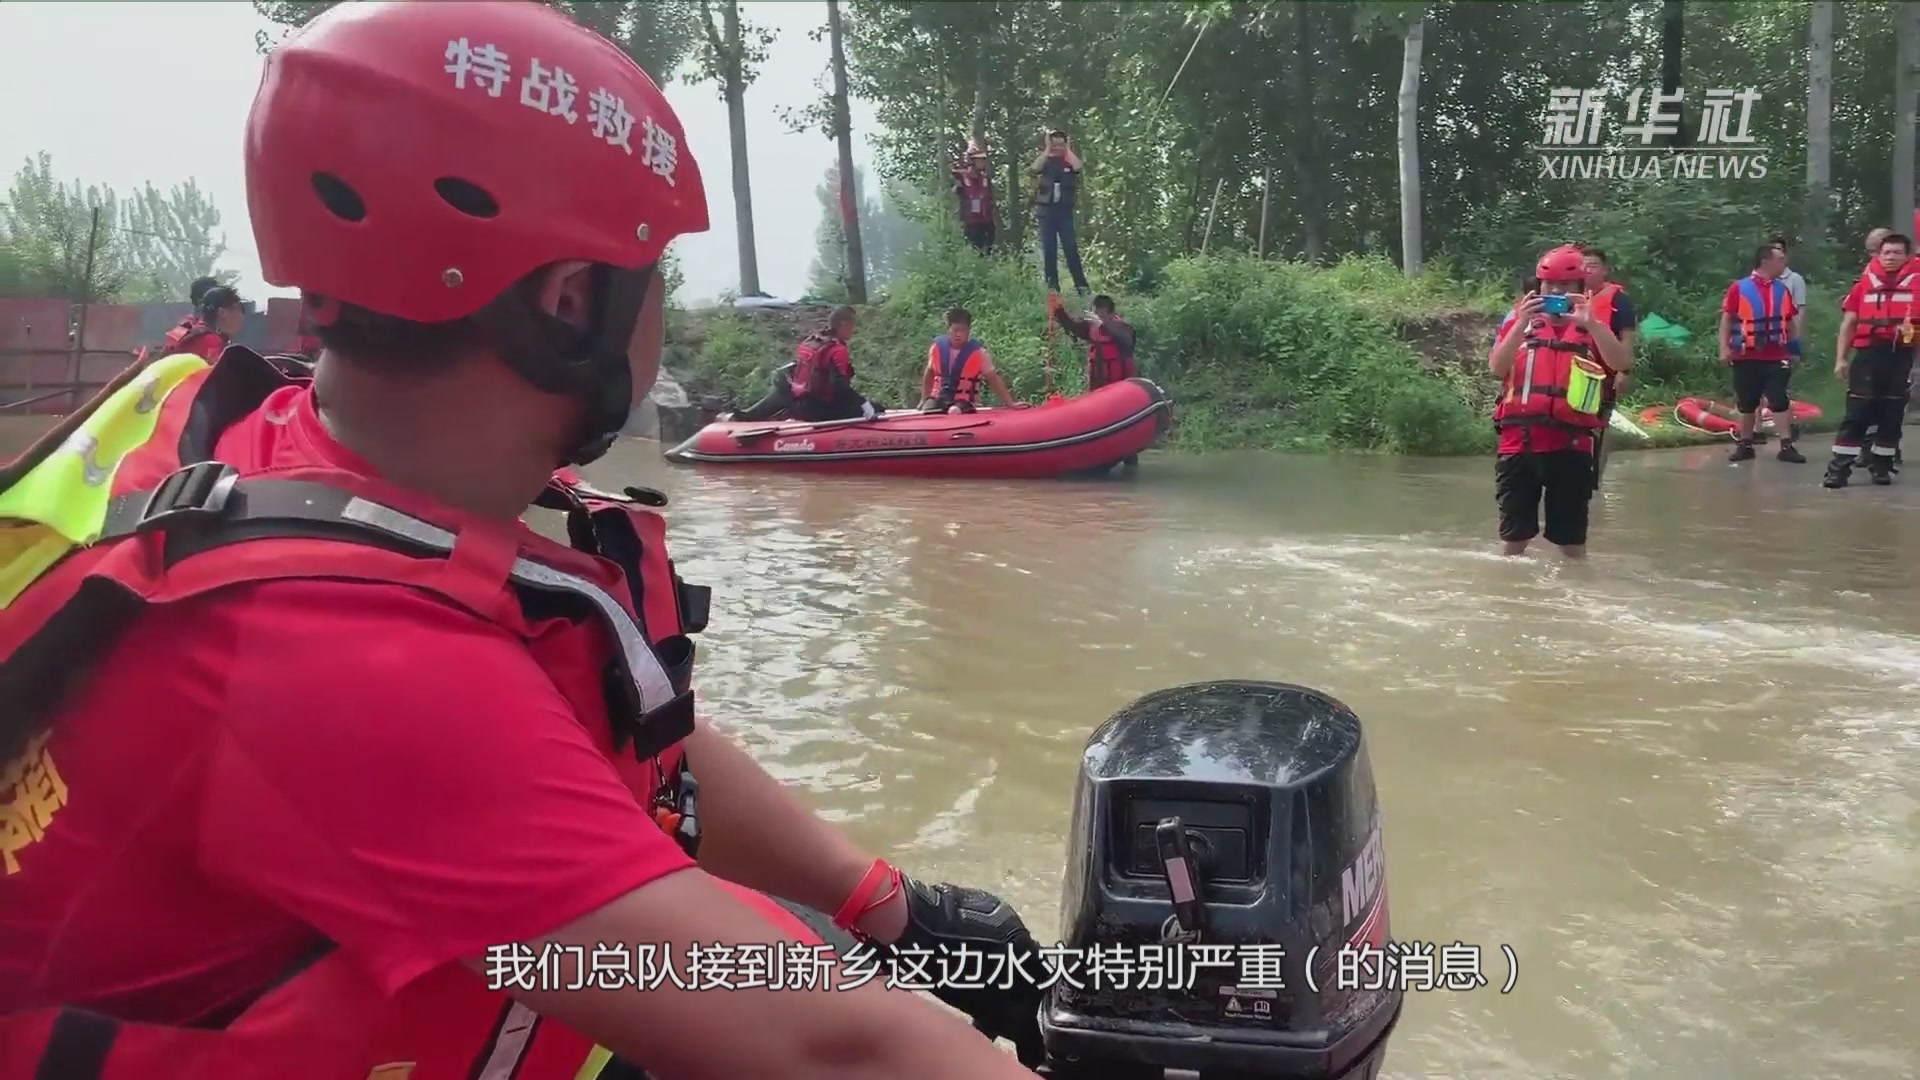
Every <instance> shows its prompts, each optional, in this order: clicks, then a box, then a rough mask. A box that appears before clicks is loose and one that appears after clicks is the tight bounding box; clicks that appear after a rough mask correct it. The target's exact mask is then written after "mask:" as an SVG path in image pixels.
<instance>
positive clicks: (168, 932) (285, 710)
mask: <svg viewBox="0 0 1920 1080" xmlns="http://www.w3.org/2000/svg"><path fill="white" fill-rule="evenodd" d="M219 456H220V457H221V458H222V459H223V460H226V461H229V462H232V463H234V464H236V465H240V466H242V467H243V468H245V467H249V466H252V465H254V464H256V463H259V464H271V465H274V466H289V465H329V466H332V467H335V468H340V469H346V470H350V471H356V472H360V473H363V474H370V473H371V468H370V467H369V466H368V465H367V464H366V463H365V462H363V461H360V460H359V459H358V458H356V457H355V456H354V455H353V454H351V453H350V452H348V451H347V450H346V449H344V448H343V447H341V446H340V445H339V444H338V443H336V442H334V441H333V439H332V438H331V437H330V436H329V435H328V434H327V432H326V430H325V428H324V427H323V426H322V425H321V423H320V420H319V417H318V416H317V415H316V413H315V411H314V404H313V396H312V394H311V393H310V392H309V391H307V390H304V389H299V388H288V389H285V390H280V391H277V392H275V393H274V395H273V396H272V397H271V398H269V399H268V401H267V403H266V404H265V406H263V408H262V409H261V410H260V411H259V412H257V413H255V414H254V415H253V416H252V417H250V418H248V419H246V420H244V421H242V422H241V423H240V424H238V425H236V426H235V427H234V428H233V429H231V430H230V431H229V432H228V433H227V434H226V436H225V437H224V438H223V439H222V440H221V442H220V446H219ZM550 625H552V624H550ZM541 641H542V636H541V635H539V634H538V633H536V637H535V640H534V642H533V644H532V645H531V647H530V646H529V645H528V644H527V643H525V642H522V641H520V640H518V639H515V638H511V637H509V636H507V635H506V634H505V633H503V632H502V631H500V630H499V629H498V628H496V627H492V626H487V625H484V624H482V623H480V622H478V621H476V620H474V619H472V618H471V617H468V616H464V615H461V614H459V613H458V612H456V611H454V610H453V609H451V608H450V607H448V606H446V605H444V604H442V603H440V602H438V601H436V600H433V599H430V598H428V597H427V596H425V595H424V594H420V593H417V592H414V591H412V590H409V589H405V588H402V587H398V586H386V585H367V584H346V583H338V582H326V581H274V582H266V583H262V584H257V585H252V586H244V587H236V588H234V589H231V590H228V591H225V592H221V593H218V594H214V595H212V596H208V597H202V598H199V599H196V600H192V601H186V602H181V603H177V604H171V605H165V606H161V607H156V608H152V609H149V610H148V612H147V613H146V614H144V615H143V616H142V617H141V618H140V620H138V621H137V622H136V623H135V624H134V625H133V626H132V628H131V629H130V630H129V631H128V632H127V633H126V635H125V636H124V637H123V638H122V639H121V640H120V641H119V642H118V643H117V644H116V645H115V646H113V647H112V648H111V650H110V651H109V652H108V653H107V654H106V656H105V658H104V662H103V663H102V664H101V665H100V666H99V667H98V668H96V669H95V672H94V674H93V675H92V677H91V678H90V679H89V680H88V681H87V683H86V684H85V686H84V688H83V689H82V690H80V691H79V692H77V694H76V695H75V698H74V700H73V707H72V708H71V709H69V711H68V712H66V713H65V714H64V715H63V717H62V719H61V721H60V722H59V723H58V725H57V726H56V727H55V728H54V730H53V732H52V734H51V737H50V740H49V741H48V742H47V744H46V747H45V750H44V754H43V755H41V756H38V757H35V758H33V759H31V760H29V762H28V765H29V769H28V772H27V774H26V775H24V776H21V777H13V776H10V775H9V776H0V782H5V783H8V784H11V785H12V790H11V792H9V791H6V790H0V852H3V853H4V857H5V861H4V866H0V897H4V902H3V903H0V1013H5V1012H9V1011H13V1010H20V1009H27V1008H34V1007H39V1006H45V1005H49V1004H69V1005H82V1006H89V1007H93V1008H95V1009H98V1010H100V1011H105V1012H108V1013H111V1014H113V1015H116V1016H119V1017H121V1018H123V1019H129V1020H141V1021H149V1022H160V1023H174V1024H180V1023H188V1022H191V1021H193V1020H195V1019H198V1018H200V1017H203V1016H206V1015H207V1014H209V1013H211V1012H215V1011H217V1010H219V1009H220V1008H221V1007H223V1006H226V1005H229V1004H232V1003H234V1002H236V1001H237V1000H240V999H242V998H245V997H248V996H250V994H251V993H252V992H253V991H256V990H258V989H260V988H261V987H262V985H263V984H264V983H266V982H268V981H270V980H272V979H274V978H275V977H276V976H278V975H280V974H282V973H283V972H284V971H285V970H286V968H287V966H288V964H289V963H290V962H292V961H295V960H296V959H298V958H299V957H301V956H303V955H305V954H307V953H308V952H309V951H310V950H311V949H312V948H313V947H314V946H315V944H316V943H317V942H318V941H319V940H320V939H323V938H324V939H326V940H331V941H333V942H336V943H338V944H339V945H340V946H341V948H342V949H343V950H345V951H346V952H347V953H348V954H349V955H351V956H353V957H354V958H356V959H357V960H358V961H359V962H360V963H362V964H363V965H364V966H365V968H366V969H367V971H368V972H369V973H371V974H372V975H373V976H374V977H375V978H376V979H377V980H378V982H379V983H380V985H381V986H382V987H383V988H384V989H385V990H387V991H388V992H389V993H391V992H394V991H396V990H398V989H399V988H401V987H403V986H405V985H406V984H408V983H409V982H411V981H413V980H415V979H417V978H419V977H420V976H422V975H424V974H426V973H427V972H429V971H432V970H434V969H436V968H439V967H441V966H443V965H446V964H450V963H454V962H456V961H458V960H460V959H462V958H466V957H474V956H480V955H483V954H484V953H485V951H486V948H487V946H489V945H493V944H500V943H505V942H510V941H518V940H525V939H528V938H534V937H538V936H540V935H542V934H545V933H547V932H550V931H552V930H554V929H556V928H558V927H560V926H563V925H565V924H566V923H569V922H571V921H573V920H575V919H577V918H579V917H580V916H582V915H584V914H586V913H588V912H590V911H593V910H595V909H597V908H599V907H601V906H603V905H605V904H606V903H608V902H609V901H611V900H613V899H615V898H617V897H619V896H621V895H623V894H625V893H627V892H630V891H632V890H633V889H636V888H638V887H640V886H642V885H645V884H647V883H648V882H650V881H653V880H656V879H658V878H660V877H663V876H665V875H667V874H670V873H673V872H674V871H677V870H681V869H684V868H687V867H689V866H691V865H692V861H691V860H690V859H689V858H688V857H687V856H686V855H685V854H684V853H683V852H682V851H681V850H680V848H679V847H677V846H676V845H675V844H674V843H673V841H672V840H671V839H669V838H668V837H667V836H666V835H665V834H664V833H662V832H661V830H660V829H659V828H658V827H657V826H656V825H655V824H654V822H653V820H652V818H651V816H650V815H649V814H648V812H647V811H646V809H645V808H644V807H643V806H642V804H641V802H640V801H639V800H637V799H636V796H635V794H634V792H635V791H636V790H647V788H646V784H647V777H646V774H645V773H644V771H643V770H642V769H641V768H640V766H639V765H638V764H637V763H635V762H633V761H632V759H631V755H630V754H624V753H623V754H618V755H616V754H615V753H614V751H613V750H612V746H611V736H610V732H609V727H608V724H607V719H606V716H605V715H604V714H603V713H598V712H596V715H593V716H580V715H577V714H576V713H575V711H574V710H573V709H572V708H571V707H570V706H569V705H568V703H567V701H566V699H565V698H564V697H562V696H561V694H560V692H559V691H558V690H557V689H556V688H555V685H554V681H553V679H552V678H551V677H549V675H548V674H547V673H546V672H545V671H543V670H542V668H541V667H540V666H539V665H538V664H537V663H536V662H535V659H534V654H535V652H537V651H539V650H540V648H541ZM605 659H606V658H605V657H601V658H599V660H598V661H597V663H604V662H605ZM50 778H51V779H50ZM9 798H10V799H11V800H12V802H11V803H9V802H7V801H6V800H8V799H9ZM28 814H37V815H38V816H37V818H34V819H32V820H31V821H29V820H28V819H27V815H28ZM10 817H11V819H12V820H10Z"/></svg>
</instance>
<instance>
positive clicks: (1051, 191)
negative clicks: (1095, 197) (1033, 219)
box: [1027, 128, 1093, 303]
mask: <svg viewBox="0 0 1920 1080" xmlns="http://www.w3.org/2000/svg"><path fill="white" fill-rule="evenodd" d="M1082 167H1083V163H1082V162H1081V160H1080V155H1078V154H1076V153H1074V152H1073V140H1072V139H1071V138H1069V137H1068V136H1067V133H1066V132H1065V131H1062V130H1059V129H1057V128H1056V129H1055V130H1053V131H1049V132H1047V145H1046V148H1045V149H1044V150H1041V151H1040V156H1039V157H1036V158H1034V159H1033V164H1032V165H1030V166H1028V167H1027V172H1028V173H1029V174H1030V175H1032V176H1033V177H1034V178H1035V181H1036V183H1037V184H1038V185H1039V188H1038V190H1037V191H1036V192H1035V197H1036V199H1037V201H1038V203H1039V217H1040V253H1041V260H1042V264H1041V265H1042V267H1043V268H1044V272H1045V273H1046V277H1047V291H1048V292H1056V293H1057V292H1059V291H1060V263H1059V256H1060V253H1061V249H1062V248H1064V249H1065V254H1066V256H1067V273H1069V274H1071V275H1073V287H1074V288H1075V289H1077V290H1079V293H1080V300H1081V302H1082V303H1085V302H1086V299H1087V296H1088V295H1089V294H1091V293H1092V292H1093V290H1092V289H1090V288H1088V287H1087V272H1086V270H1085V269H1083V268H1082V267H1081V265H1080V242H1079V241H1078V240H1076V239H1074V235H1073V196H1074V193H1075V191H1076V190H1077V189H1078V188H1079V187H1080V170H1081V168H1082Z"/></svg>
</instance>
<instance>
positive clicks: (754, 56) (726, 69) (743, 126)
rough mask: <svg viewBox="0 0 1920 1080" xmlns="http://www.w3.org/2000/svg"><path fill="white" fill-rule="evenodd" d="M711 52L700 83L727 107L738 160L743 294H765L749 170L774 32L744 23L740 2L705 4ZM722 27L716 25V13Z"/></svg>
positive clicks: (736, 213) (736, 210)
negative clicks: (757, 98) (754, 103)
mask: <svg viewBox="0 0 1920 1080" xmlns="http://www.w3.org/2000/svg"><path fill="white" fill-rule="evenodd" d="M699 4H700V26H701V29H702V30H703V31H704V32H705V38H704V40H705V48H704V49H702V50H701V51H700V69H701V70H700V77H701V78H704V79H711V80H713V81H714V83H716V84H717V85H718V87H719V90H720V98H721V100H722V101H725V102H726V103H727V142H728V149H729V151H730V154H731V157H732V159H733V220H734V225H735V231H736V235H737V238H738V240H739V250H740V292H741V294H742V295H750V294H753V293H757V292H759V291H760V259H759V257H758V255H756V254H755V247H754V241H753V184H752V181H751V178H750V176H749V170H748V168H747V86H748V85H749V84H751V83H752V82H753V79H754V76H755V75H757V74H758V73H759V66H760V65H761V64H763V63H765V62H766V59H767V48H768V46H770V45H772V44H773V38H774V35H773V33H772V32H770V31H767V30H763V29H760V28H759V27H756V26H753V25H752V24H750V23H748V22H747V21H746V20H744V19H742V18H741V17H740V5H739V4H738V3H736V2H735V0H699ZM715 7H718V8H719V9H720V13H719V14H720V21H719V22H718V23H717V24H716V23H715V22H714V10H713V9H714V8H715Z"/></svg>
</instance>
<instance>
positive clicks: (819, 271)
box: [807, 165, 926, 302]
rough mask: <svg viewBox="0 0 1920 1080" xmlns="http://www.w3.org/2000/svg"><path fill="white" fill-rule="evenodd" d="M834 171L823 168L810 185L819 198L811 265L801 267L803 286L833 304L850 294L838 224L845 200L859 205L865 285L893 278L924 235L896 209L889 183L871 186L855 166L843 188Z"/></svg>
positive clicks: (883, 285) (879, 286)
mask: <svg viewBox="0 0 1920 1080" xmlns="http://www.w3.org/2000/svg"><path fill="white" fill-rule="evenodd" d="M840 175H841V174H840V167H839V166H838V165H835V166H833V167H831V168H829V169H827V171H826V173H825V175H823V176H822V177H821V179H820V183H819V184H818V185H817V186H816V187H815V188H814V189H813V190H814V195H815V196H816V197H817V198H818V199H819V200H820V224H819V226H818V227H816V228H815V229H814V233H813V239H814V257H813V263H812V265H811V266H809V267H808V270H807V290H808V291H809V292H811V293H813V294H814V295H816V296H823V297H827V298H829V299H831V300H834V301H836V302H838V301H848V300H850V297H851V296H852V290H851V288H850V287H849V285H848V276H849V275H848V273H847V265H848V264H847V242H846V235H845V233H844V231H843V225H842V223H843V222H844V221H845V220H846V214H845V211H844V210H843V207H844V205H845V203H846V201H847V200H848V199H849V198H850V199H851V200H852V202H853V204H854V205H855V206H856V207H858V208H859V217H860V222H861V235H862V237H863V238H864V239H865V241H866V243H865V245H864V246H865V255H866V277H867V283H868V286H869V288H870V289H884V288H886V287H887V286H888V285H889V284H891V283H893V282H894V281H896V280H898V278H899V276H900V274H901V273H903V272H904V271H905V268H906V261H907V256H908V255H909V254H910V253H911V252H912V251H913V249H914V248H916V247H917V246H919V244H920V243H921V241H923V240H924V239H925V238H926V226H925V225H923V224H921V223H920V222H919V221H916V220H915V219H913V218H912V217H909V216H908V215H906V214H904V213H902V212H901V210H900V205H899V202H898V200H897V198H896V196H895V192H894V191H893V190H892V188H893V185H890V184H887V183H885V182H882V183H881V184H879V185H878V186H877V187H876V186H874V185H873V184H872V182H871V181H872V178H871V177H869V176H868V175H867V172H866V170H865V169H862V168H859V167H858V166H855V167H854V170H853V178H854V182H853V185H852V186H853V190H852V191H851V192H848V191H846V190H845V186H844V185H842V184H841V183H840Z"/></svg>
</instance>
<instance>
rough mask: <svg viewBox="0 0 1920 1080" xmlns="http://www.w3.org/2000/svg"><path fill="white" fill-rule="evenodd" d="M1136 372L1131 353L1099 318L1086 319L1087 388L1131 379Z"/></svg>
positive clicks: (1096, 388)
mask: <svg viewBox="0 0 1920 1080" xmlns="http://www.w3.org/2000/svg"><path fill="white" fill-rule="evenodd" d="M1135 374H1137V371H1136V369H1135V368H1134V366H1133V355H1132V354H1131V353H1130V352H1127V351H1124V350H1122V349H1121V347H1120V342H1119V341H1118V340H1117V339H1115V338H1114V337H1113V335H1112V334H1109V333H1108V332H1107V328H1106V325H1105V324H1103V323H1102V322H1101V321H1100V320H1099V319H1097V318H1095V319H1088V320H1087V389H1089V390H1098V389H1099V388H1101V387H1103V386H1106V385H1108V384H1110V383H1117V382H1120V381H1122V380H1124V379H1131V378H1133V377H1134V375H1135Z"/></svg>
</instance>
